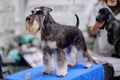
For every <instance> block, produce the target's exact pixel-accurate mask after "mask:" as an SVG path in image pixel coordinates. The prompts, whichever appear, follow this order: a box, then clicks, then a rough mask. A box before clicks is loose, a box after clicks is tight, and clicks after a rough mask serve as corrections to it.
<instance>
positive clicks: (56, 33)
mask: <svg viewBox="0 0 120 80" xmlns="http://www.w3.org/2000/svg"><path fill="white" fill-rule="evenodd" d="M51 11H52V9H51V8H49V7H45V6H41V7H37V8H34V9H33V10H32V14H31V15H29V16H27V17H26V19H25V25H26V29H27V31H28V32H30V33H31V34H36V33H37V32H38V31H40V34H41V47H42V50H43V65H44V70H43V73H44V74H50V73H51V72H52V71H53V69H54V63H53V56H54V59H55V62H56V74H57V76H59V77H64V76H66V75H67V66H68V65H70V66H74V65H75V64H76V63H77V60H76V56H75V54H76V53H77V51H81V52H82V53H83V55H84V56H86V57H87V59H88V61H87V62H86V64H85V65H84V67H85V68H89V67H91V66H92V64H93V60H92V58H91V56H90V55H89V53H88V51H87V47H86V43H85V40H84V37H83V35H82V32H81V31H80V30H79V29H78V27H75V26H67V25H61V24H59V23H57V22H55V21H54V20H53V18H52V16H51V15H50V12H51ZM76 18H77V23H76V26H78V25H79V21H78V20H79V18H78V16H77V15H76ZM65 48H66V49H67V54H66V53H65V51H64V49H65ZM66 56H69V57H70V59H69V62H68V61H67V60H68V59H67V57H66Z"/></svg>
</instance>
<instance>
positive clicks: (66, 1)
mask: <svg viewBox="0 0 120 80" xmlns="http://www.w3.org/2000/svg"><path fill="white" fill-rule="evenodd" d="M96 4H98V0H0V55H1V58H2V64H3V67H2V68H3V75H4V76H6V75H9V74H13V73H16V72H19V71H22V70H25V69H28V68H31V67H37V66H40V65H42V52H41V51H40V45H39V44H40V39H39V37H36V36H33V35H30V34H28V33H27V32H26V30H25V25H24V23H25V17H26V16H28V15H29V14H30V13H31V10H32V9H33V8H34V7H39V6H48V7H51V8H52V9H53V11H52V12H51V15H52V17H53V19H54V20H55V21H56V22H58V23H60V24H65V25H75V24H76V18H75V14H77V15H78V16H79V20H80V25H79V29H81V31H82V32H83V35H84V37H85V40H86V43H87V46H88V48H89V49H92V45H93V40H94V39H93V38H91V37H90V35H89V33H88V26H87V25H88V23H89V18H90V16H91V12H92V10H93V8H94V6H95V5H96Z"/></svg>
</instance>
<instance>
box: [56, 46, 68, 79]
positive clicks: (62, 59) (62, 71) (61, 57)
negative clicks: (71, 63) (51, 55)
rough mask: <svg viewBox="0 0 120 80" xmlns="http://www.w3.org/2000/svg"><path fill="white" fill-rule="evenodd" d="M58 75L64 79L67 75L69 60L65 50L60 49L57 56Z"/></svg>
mask: <svg viewBox="0 0 120 80" xmlns="http://www.w3.org/2000/svg"><path fill="white" fill-rule="evenodd" d="M56 57H57V58H56V64H57V65H56V73H57V76H59V77H63V76H66V75H67V59H66V55H65V53H64V51H63V49H60V48H58V49H57V54H56Z"/></svg>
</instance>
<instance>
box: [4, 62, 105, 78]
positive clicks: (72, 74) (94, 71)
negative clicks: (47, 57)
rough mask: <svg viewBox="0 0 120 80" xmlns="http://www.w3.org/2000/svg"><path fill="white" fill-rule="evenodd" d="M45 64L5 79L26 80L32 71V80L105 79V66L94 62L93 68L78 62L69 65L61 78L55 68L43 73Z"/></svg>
mask: <svg viewBox="0 0 120 80" xmlns="http://www.w3.org/2000/svg"><path fill="white" fill-rule="evenodd" d="M42 70H43V66H40V67H37V68H32V69H28V70H25V71H21V72H18V73H15V74H12V75H9V76H6V78H5V80H25V75H26V73H30V80H104V67H103V66H100V65H96V64H94V65H93V66H92V67H91V68H89V69H85V68H83V64H82V63H78V64H76V65H75V66H74V67H68V74H67V76H65V77H62V78H59V77H57V76H56V71H55V70H54V71H53V72H52V73H51V74H49V75H44V74H43V73H42Z"/></svg>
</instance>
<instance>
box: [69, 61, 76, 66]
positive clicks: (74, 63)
mask: <svg viewBox="0 0 120 80" xmlns="http://www.w3.org/2000/svg"><path fill="white" fill-rule="evenodd" d="M76 64H77V61H76V62H69V64H68V66H70V67H72V66H75V65H76Z"/></svg>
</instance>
